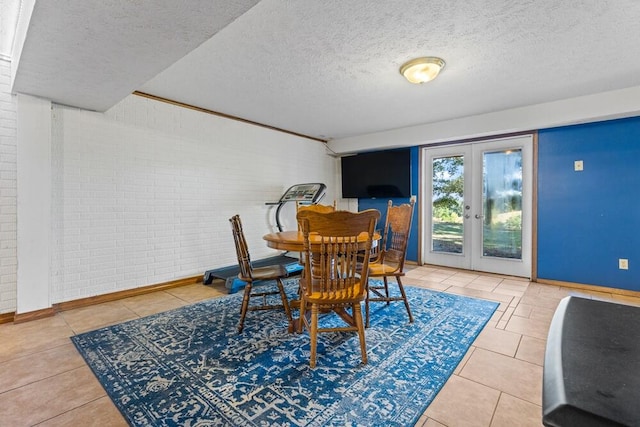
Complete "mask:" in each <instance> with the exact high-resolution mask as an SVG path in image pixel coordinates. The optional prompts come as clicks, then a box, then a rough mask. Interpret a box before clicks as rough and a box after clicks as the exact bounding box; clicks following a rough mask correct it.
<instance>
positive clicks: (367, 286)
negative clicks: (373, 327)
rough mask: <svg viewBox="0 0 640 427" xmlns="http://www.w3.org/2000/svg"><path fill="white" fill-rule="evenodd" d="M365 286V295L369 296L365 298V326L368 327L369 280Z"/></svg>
mask: <svg viewBox="0 0 640 427" xmlns="http://www.w3.org/2000/svg"><path fill="white" fill-rule="evenodd" d="M365 286H366V288H367V290H366V293H365V295H366V296H367V297H366V298H365V299H364V317H365V325H364V326H365V328H368V327H369V281H368V280H367V283H366V285H365Z"/></svg>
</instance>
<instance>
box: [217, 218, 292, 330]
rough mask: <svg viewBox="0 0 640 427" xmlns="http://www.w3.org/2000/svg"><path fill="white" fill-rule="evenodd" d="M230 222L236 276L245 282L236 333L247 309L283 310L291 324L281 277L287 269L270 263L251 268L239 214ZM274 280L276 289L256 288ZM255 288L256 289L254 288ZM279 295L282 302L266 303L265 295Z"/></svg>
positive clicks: (286, 273)
mask: <svg viewBox="0 0 640 427" xmlns="http://www.w3.org/2000/svg"><path fill="white" fill-rule="evenodd" d="M229 222H231V230H232V231H233V241H234V242H235V245H236V253H237V255H238V266H239V267H240V273H238V278H239V279H240V280H242V281H243V282H245V283H246V285H245V287H244V295H243V297H242V306H241V308H240V322H239V323H238V333H241V332H242V330H243V329H244V319H245V317H246V316H247V311H258V310H282V309H283V310H284V312H285V314H286V316H287V319H288V320H289V325H291V324H292V317H291V309H290V308H289V302H288V300H287V295H286V294H285V292H284V285H283V283H282V279H283V278H285V277H287V276H288V272H287V269H286V268H285V267H284V266H282V265H270V266H265V267H258V268H253V266H252V264H251V256H250V255H249V247H248V246H247V240H246V239H245V236H244V232H243V230H242V222H241V221H240V216H239V215H234V216H233V217H231V218H230V219H229ZM271 280H275V281H276V286H277V287H278V289H277V290H263V291H259V289H257V288H258V287H259V286H258V285H261V284H266V283H267V282H265V281H271ZM254 288H256V289H254ZM277 294H279V295H280V299H281V300H282V304H268V301H267V297H268V296H269V295H277ZM252 298H260V301H261V302H260V303H257V304H253V305H252V304H250V300H251V299H252Z"/></svg>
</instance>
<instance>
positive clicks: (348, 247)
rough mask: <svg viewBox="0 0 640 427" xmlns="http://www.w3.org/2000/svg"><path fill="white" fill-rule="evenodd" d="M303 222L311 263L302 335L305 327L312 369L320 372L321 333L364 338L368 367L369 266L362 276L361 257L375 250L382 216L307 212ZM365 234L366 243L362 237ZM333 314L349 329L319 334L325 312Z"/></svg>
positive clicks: (303, 292)
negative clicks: (364, 313) (364, 310)
mask: <svg viewBox="0 0 640 427" xmlns="http://www.w3.org/2000/svg"><path fill="white" fill-rule="evenodd" d="M297 218H298V222H299V224H300V225H301V227H302V233H303V236H304V254H305V259H306V262H305V266H304V268H305V273H304V275H303V277H302V279H300V298H301V299H300V322H299V324H298V328H299V329H298V332H302V325H303V324H304V326H305V327H306V328H307V330H308V331H309V336H310V341H311V344H310V346H311V355H310V361H309V364H310V366H311V368H315V366H316V349H317V342H318V333H321V332H336V331H356V332H357V333H358V338H359V340H360V352H361V353H362V363H363V364H366V363H367V348H366V342H365V335H364V322H363V319H362V308H361V306H360V303H361V302H362V301H364V299H365V297H366V283H367V264H368V260H365V261H364V266H363V269H362V270H361V269H360V267H359V262H358V254H360V253H362V252H363V251H364V252H365V253H367V252H369V251H370V250H371V242H372V237H373V232H374V230H375V226H376V222H377V221H378V219H379V218H380V212H378V211H377V210H374V209H370V210H366V211H362V212H359V213H353V212H347V211H336V212H329V213H324V214H323V213H319V212H314V211H310V210H305V211H301V212H299V213H298V215H297ZM362 233H365V237H366V238H364V239H363V238H362V237H361V234H362ZM310 236H311V237H310ZM359 237H360V239H359ZM359 240H360V241H359ZM347 309H350V312H349V311H347ZM327 311H333V312H335V313H337V314H338V316H340V318H342V320H343V321H344V323H345V325H346V326H342V325H338V326H327V327H324V328H319V327H318V316H319V314H320V312H323V313H324V312H327Z"/></svg>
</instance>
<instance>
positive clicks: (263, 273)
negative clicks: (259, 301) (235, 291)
mask: <svg viewBox="0 0 640 427" xmlns="http://www.w3.org/2000/svg"><path fill="white" fill-rule="evenodd" d="M288 275H289V272H288V271H287V269H286V268H285V267H284V266H282V265H268V266H265V267H257V268H253V269H252V270H251V276H252V278H253V280H254V281H255V280H273V279H277V278H279V277H287V276H288ZM238 278H239V279H240V280H245V281H246V280H251V279H249V278H246V277H242V275H241V274H239V275H238Z"/></svg>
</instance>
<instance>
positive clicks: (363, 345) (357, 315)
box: [352, 303, 368, 365]
mask: <svg viewBox="0 0 640 427" xmlns="http://www.w3.org/2000/svg"><path fill="white" fill-rule="evenodd" d="M352 312H353V319H354V320H355V322H356V327H357V328H358V338H360V353H362V364H363V365H366V364H367V362H368V360H367V342H366V341H365V336H364V324H363V323H362V308H361V307H360V303H355V304H353V309H352Z"/></svg>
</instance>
